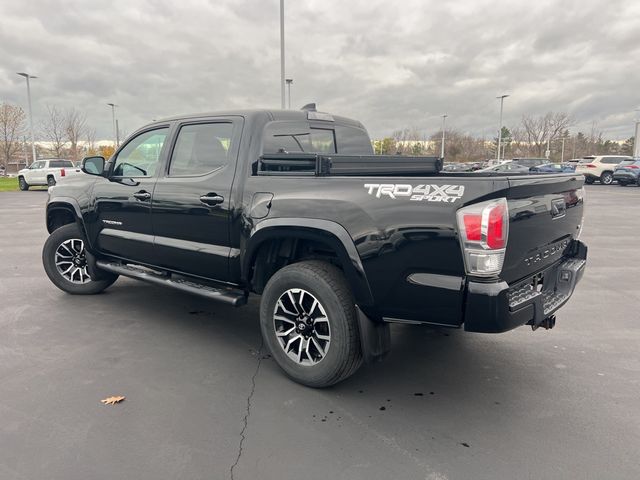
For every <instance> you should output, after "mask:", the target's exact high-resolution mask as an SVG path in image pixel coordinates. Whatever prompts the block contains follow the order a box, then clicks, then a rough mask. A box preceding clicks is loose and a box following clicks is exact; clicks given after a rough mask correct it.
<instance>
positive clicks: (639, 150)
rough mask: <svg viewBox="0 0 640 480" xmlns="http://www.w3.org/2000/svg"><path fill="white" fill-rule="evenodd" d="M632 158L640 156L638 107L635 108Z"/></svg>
mask: <svg viewBox="0 0 640 480" xmlns="http://www.w3.org/2000/svg"><path fill="white" fill-rule="evenodd" d="M633 158H640V108H636V129H635V134H634V139H633Z"/></svg>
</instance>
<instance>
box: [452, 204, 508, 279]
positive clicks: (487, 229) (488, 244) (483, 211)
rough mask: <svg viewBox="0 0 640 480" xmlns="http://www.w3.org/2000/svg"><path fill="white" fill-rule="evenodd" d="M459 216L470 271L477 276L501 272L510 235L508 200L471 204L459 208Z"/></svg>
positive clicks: (462, 242) (459, 226) (466, 260)
mask: <svg viewBox="0 0 640 480" xmlns="http://www.w3.org/2000/svg"><path fill="white" fill-rule="evenodd" d="M456 215H457V219H458V230H459V232H460V243H461V246H462V250H463V254H464V260H465V268H466V270H467V273H468V274H470V275H478V276H494V275H497V274H499V273H500V272H501V271H502V265H503V263H504V253H505V248H506V246H507V238H508V234H509V208H508V205H507V199H506V198H500V199H498V200H490V201H488V202H482V203H477V204H475V205H470V206H468V207H464V208H461V209H460V210H458V212H457V214H456Z"/></svg>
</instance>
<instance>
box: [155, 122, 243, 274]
mask: <svg viewBox="0 0 640 480" xmlns="http://www.w3.org/2000/svg"><path fill="white" fill-rule="evenodd" d="M241 130H242V120H241V119H240V118H238V117H234V118H219V119H215V120H211V119H208V120H203V121H200V122H196V121H193V122H185V123H182V124H180V125H179V126H178V133H177V136H174V137H175V141H174V142H173V146H172V148H171V154H170V160H169V162H168V165H167V167H166V168H165V169H164V174H163V176H161V177H160V178H158V182H157V183H156V187H155V190H154V193H153V230H154V233H155V251H156V254H157V256H158V265H159V266H162V267H165V268H168V269H170V270H174V271H178V272H183V273H187V274H190V275H197V276H201V277H205V278H209V279H215V280H220V281H228V280H229V257H230V256H231V255H234V254H235V252H234V251H233V249H231V248H230V240H229V218H230V217H229V215H230V197H231V186H232V183H233V177H234V170H235V166H236V159H237V156H238V144H239V140H240V134H241Z"/></svg>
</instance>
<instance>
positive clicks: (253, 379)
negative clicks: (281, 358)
mask: <svg viewBox="0 0 640 480" xmlns="http://www.w3.org/2000/svg"><path fill="white" fill-rule="evenodd" d="M263 345H264V343H261V344H260V348H258V351H257V353H256V355H257V357H258V363H257V364H256V369H255V371H254V372H253V376H252V377H251V390H250V391H249V396H248V397H247V408H246V410H245V413H244V418H243V419H242V422H243V424H242V430H241V431H240V443H239V444H238V455H237V456H236V461H235V462H234V463H233V465H231V468H230V469H229V474H230V476H231V480H235V477H234V469H235V468H236V467H237V466H238V464H239V463H240V458H241V457H242V453H243V449H244V442H245V440H246V432H247V426H248V424H249V417H250V416H251V401H252V400H253V394H254V393H255V391H256V377H257V376H258V372H260V364H261V363H262V347H263Z"/></svg>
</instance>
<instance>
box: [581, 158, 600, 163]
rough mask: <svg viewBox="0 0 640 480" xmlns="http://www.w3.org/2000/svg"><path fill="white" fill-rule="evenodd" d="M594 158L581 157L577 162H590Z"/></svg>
mask: <svg viewBox="0 0 640 480" xmlns="http://www.w3.org/2000/svg"><path fill="white" fill-rule="evenodd" d="M595 159H596V157H582V158H581V159H580V162H578V163H591V162H593V161H594V160H595Z"/></svg>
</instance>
